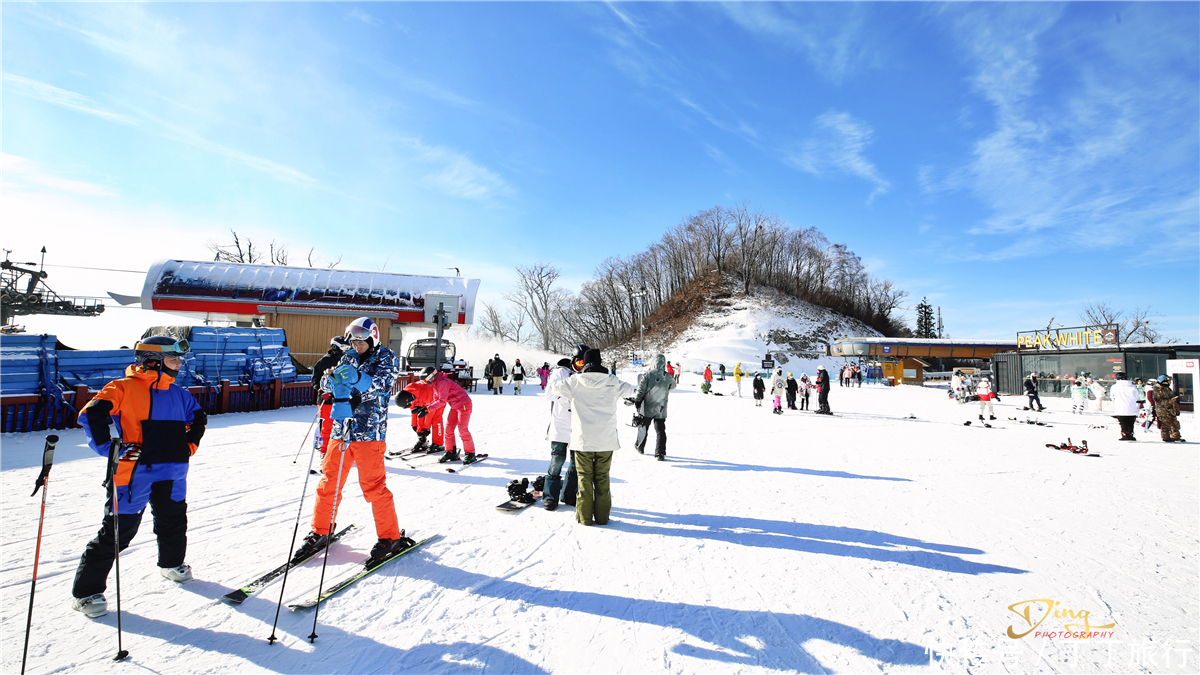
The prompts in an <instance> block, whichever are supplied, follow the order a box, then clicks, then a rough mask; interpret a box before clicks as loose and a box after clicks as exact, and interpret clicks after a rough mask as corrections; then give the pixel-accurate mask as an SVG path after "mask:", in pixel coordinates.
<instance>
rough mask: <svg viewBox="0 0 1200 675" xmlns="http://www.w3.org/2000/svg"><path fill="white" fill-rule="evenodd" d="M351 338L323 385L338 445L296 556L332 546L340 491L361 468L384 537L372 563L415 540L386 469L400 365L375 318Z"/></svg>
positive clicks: (332, 447) (329, 454)
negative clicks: (408, 535)
mask: <svg viewBox="0 0 1200 675" xmlns="http://www.w3.org/2000/svg"><path fill="white" fill-rule="evenodd" d="M345 337H346V339H347V340H348V341H349V342H350V346H351V347H353V349H351V350H350V351H349V352H347V353H346V355H345V356H343V357H342V360H341V361H340V362H339V363H338V365H337V367H335V368H331V369H329V370H327V371H325V372H326V377H325V380H326V381H325V384H324V385H323V386H324V387H326V388H328V389H329V390H330V391H332V392H333V413H332V416H333V429H332V432H331V433H332V434H333V440H332V441H330V443H329V449H328V450H327V451H326V452H325V458H324V460H323V461H322V462H321V473H322V475H321V480H320V482H319V483H317V500H316V504H315V505H314V507H313V517H312V531H310V532H309V533H308V536H306V537H305V538H304V543H303V544H301V546H300V548H299V549H297V551H296V555H297V556H300V555H303V554H308V553H313V552H316V551H319V550H321V549H323V548H325V546H327V545H328V544H329V534H330V531H329V528H330V523H333V522H336V521H335V518H336V516H337V513H336V512H335V511H334V509H335V504H334V496H335V492H340V491H341V490H342V487H343V486H344V485H345V483H346V478H347V477H348V476H349V475H350V468H351V467H353V466H357V468H358V484H359V486H360V487H361V488H362V493H363V498H364V499H366V500H367V503H369V504H370V505H371V511H372V513H373V514H374V517H375V534H376V536H378V537H379V541H378V542H376V544H375V546H374V547H373V548H372V549H371V553H370V559H371V560H382V559H383V558H385V557H387V556H388V555H390V554H392V553H395V552H396V551H399V550H401V549H402V548H403V547H404V546H406V545H408V542H409V541H410V540H406V539H404V538H402V537H401V536H400V526H399V524H398V523H397V520H396V506H395V502H394V500H393V498H392V492H391V490H388V487H387V470H386V469H385V468H384V465H383V456H384V453H385V452H386V450H387V420H388V411H387V402H388V400H389V399H390V398H391V394H392V384H393V383H394V382H395V380H396V374H397V372H398V371H399V364H398V363H397V361H396V355H395V354H394V353H392V350H390V349H388V348H387V347H384V346H383V345H382V344H380V341H379V327H378V326H377V325H376V323H375V322H374V321H373V320H372V319H370V318H368V317H365V316H364V317H361V318H358V319H355V320H354V321H352V322H351V323H350V325H348V326H346V334H345ZM352 391H358V392H359V394H360V396H361V400H360V402H359V403H358V405H357V406H353V405H352V404H351V396H350V394H351V392H352ZM343 453H345V459H344V460H343V459H342V454H343ZM339 467H341V472H340V474H339V472H338V468H339ZM337 501H338V503H337V505H336V506H337V507H338V508H340V506H341V504H342V501H343V500H341V499H338V500H337Z"/></svg>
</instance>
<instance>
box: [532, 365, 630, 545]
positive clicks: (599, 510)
mask: <svg viewBox="0 0 1200 675" xmlns="http://www.w3.org/2000/svg"><path fill="white" fill-rule="evenodd" d="M583 360H584V368H583V372H582V373H580V374H578V375H576V376H574V377H572V378H570V379H569V380H565V381H562V382H557V383H555V384H554V385H553V386H552V387H550V391H551V392H552V393H553V394H554V395H555V396H561V397H563V398H565V399H567V400H569V401H570V402H571V450H572V451H573V452H574V455H575V467H576V469H577V470H578V471H579V495H578V497H577V499H576V502H575V520H576V521H578V522H579V523H581V524H583V525H592V524H596V525H607V524H608V518H609V513H610V511H611V510H612V492H611V490H610V487H609V483H610V481H609V472H610V470H611V469H612V456H613V452H614V451H616V450H617V449H618V448H620V447H621V444H620V442H619V440H618V438H617V404H618V403H619V402H620V400H621V399H623V398H627V397H629V396H632V395H633V394H634V393H635V390H634V388H633V387H632V386H631V385H630V384H629V383H627V382H622V381H621V380H618V379H617V377H616V376H615V375H611V374H609V372H608V369H606V368H605V367H604V366H602V365H600V350H598V349H589V350H588V351H587V352H586V353H585V354H584V357H583Z"/></svg>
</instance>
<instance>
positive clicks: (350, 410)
mask: <svg viewBox="0 0 1200 675" xmlns="http://www.w3.org/2000/svg"><path fill="white" fill-rule="evenodd" d="M325 379H326V380H327V381H328V384H329V390H330V391H331V392H333V410H331V411H330V416H331V417H332V418H333V419H335V420H344V419H346V418H349V417H353V416H354V407H353V406H351V405H350V396H351V393H352V390H355V389H357V390H358V391H364V392H365V391H367V390H368V389H370V388H371V376H370V375H365V374H363V373H361V372H359V370H358V369H357V368H355V367H354V366H352V365H350V364H348V363H343V364H342V365H340V366H338V367H337V368H334V370H333V372H332V373H330V375H329V376H328V377H327V378H325Z"/></svg>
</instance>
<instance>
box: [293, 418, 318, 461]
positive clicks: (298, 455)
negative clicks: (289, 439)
mask: <svg viewBox="0 0 1200 675" xmlns="http://www.w3.org/2000/svg"><path fill="white" fill-rule="evenodd" d="M320 416H321V404H320V403H318V404H317V414H316V415H313V421H312V424H309V425H308V431H306V432H304V440H302V441H300V447H298V448H296V457H295V458H294V459H293V460H292V464H295V463H296V462H297V461H299V460H300V451H301V450H303V449H304V443H305V442H306V441H307V440H308V435H309V434H311V433H312V430H313V425H314V424H316V423H317V418H318V417H320ZM308 468H310V469H311V468H312V457H309V458H308Z"/></svg>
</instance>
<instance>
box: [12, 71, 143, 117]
mask: <svg viewBox="0 0 1200 675" xmlns="http://www.w3.org/2000/svg"><path fill="white" fill-rule="evenodd" d="M4 85H5V89H7V90H9V91H11V92H13V93H14V94H20V95H22V96H28V97H30V98H34V99H37V100H39V101H42V102H43V103H49V104H50V105H55V106H58V107H60V108H67V109H69V110H75V111H77V112H81V113H86V114H88V115H95V116H96V117H100V118H103V119H106V120H108V121H110V122H118V123H120V124H129V125H134V126H136V125H137V120H135V119H133V118H131V117H129V116H128V115H122V114H120V113H115V112H113V111H111V110H107V109H105V108H104V107H102V106H101V105H100V104H99V103H97V102H95V101H93V100H92V99H90V98H88V97H87V96H84V95H83V94H77V93H75V92H73V91H67V90H66V89H59V88H58V87H55V86H54V85H50V84H46V83H45V82H38V81H36V80H31V79H29V78H27V77H21V76H20V75H13V74H12V73H4Z"/></svg>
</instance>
